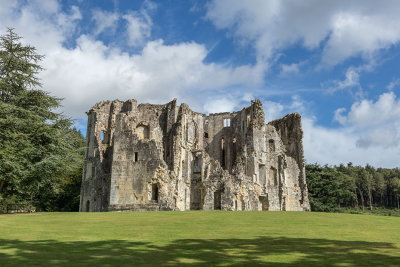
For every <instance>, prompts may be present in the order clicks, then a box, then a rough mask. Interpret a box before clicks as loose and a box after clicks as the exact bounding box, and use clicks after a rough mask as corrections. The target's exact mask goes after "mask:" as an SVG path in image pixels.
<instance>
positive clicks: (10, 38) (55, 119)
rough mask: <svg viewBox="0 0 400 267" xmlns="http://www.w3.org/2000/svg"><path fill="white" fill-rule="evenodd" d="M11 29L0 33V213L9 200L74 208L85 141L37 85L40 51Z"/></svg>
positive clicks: (39, 207) (45, 208) (44, 207)
mask: <svg viewBox="0 0 400 267" xmlns="http://www.w3.org/2000/svg"><path fill="white" fill-rule="evenodd" d="M20 39H21V37H19V36H18V35H17V34H16V33H15V32H14V31H13V29H8V31H7V34H5V35H3V36H0V212H1V211H3V212H4V209H6V207H7V205H10V204H29V205H33V206H34V207H35V209H36V210H40V211H76V210H78V207H79V192H80V182H81V173H82V167H83V155H84V154H83V153H84V146H85V140H84V138H83V136H82V135H81V133H80V132H79V131H77V130H76V129H74V128H71V126H72V121H71V119H69V118H66V117H65V116H63V115H62V114H60V113H57V112H55V111H54V110H56V109H57V108H58V107H60V101H61V100H60V99H59V98H56V97H53V96H51V95H49V94H48V93H47V92H44V91H42V90H40V86H41V84H40V80H39V79H38V77H37V75H38V73H39V72H40V71H41V70H42V67H41V66H40V65H39V63H40V61H41V60H42V59H43V56H42V55H38V54H37V53H36V49H35V48H34V47H32V46H29V45H24V44H22V43H21V41H20Z"/></svg>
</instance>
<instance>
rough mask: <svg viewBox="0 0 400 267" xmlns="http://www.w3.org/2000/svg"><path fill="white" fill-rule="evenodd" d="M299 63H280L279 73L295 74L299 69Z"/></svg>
mask: <svg viewBox="0 0 400 267" xmlns="http://www.w3.org/2000/svg"><path fill="white" fill-rule="evenodd" d="M300 65H301V64H299V63H292V64H282V65H281V73H280V75H283V76H287V75H291V74H297V73H299V71H300Z"/></svg>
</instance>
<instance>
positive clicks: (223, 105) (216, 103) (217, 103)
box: [204, 97, 238, 113]
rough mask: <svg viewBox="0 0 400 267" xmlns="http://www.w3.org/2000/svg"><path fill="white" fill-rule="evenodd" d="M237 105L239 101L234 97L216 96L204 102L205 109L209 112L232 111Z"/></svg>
mask: <svg viewBox="0 0 400 267" xmlns="http://www.w3.org/2000/svg"><path fill="white" fill-rule="evenodd" d="M237 105H238V102H237V101H235V100H234V99H232V98H226V97H222V98H216V99H215V98H214V99H210V100H209V101H207V102H206V103H205V104H204V110H205V111H206V112H207V113H220V112H232V111H234V109H235V107H237Z"/></svg>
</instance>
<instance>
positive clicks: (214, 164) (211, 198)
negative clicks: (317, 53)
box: [80, 99, 309, 211]
mask: <svg viewBox="0 0 400 267" xmlns="http://www.w3.org/2000/svg"><path fill="white" fill-rule="evenodd" d="M87 114H88V127H87V150H86V154H85V167H84V171H83V177H82V190H81V204H80V209H81V211H106V210H190V209H203V210H209V209H225V210H308V209H309V203H308V196H307V185H306V180H305V172H304V156H303V146H302V136H303V133H302V129H301V117H300V115H299V114H297V113H294V114H290V115H287V116H286V117H284V118H282V119H280V120H276V121H272V122H270V123H268V124H265V116H264V112H263V109H262V103H261V102H260V101H259V100H254V101H252V103H251V106H249V107H247V108H244V109H242V110H241V111H237V112H233V113H229V112H226V113H217V114H209V115H206V114H201V113H197V112H194V111H192V110H191V109H190V108H189V107H188V106H187V105H186V104H181V105H177V103H176V99H174V100H173V101H171V102H169V103H167V104H165V105H153V104H139V105H138V104H137V101H136V100H128V101H125V102H122V101H118V100H115V101H102V102H99V103H97V104H96V105H95V106H94V107H93V108H92V109H91V110H90V111H89V112H88V113H87Z"/></svg>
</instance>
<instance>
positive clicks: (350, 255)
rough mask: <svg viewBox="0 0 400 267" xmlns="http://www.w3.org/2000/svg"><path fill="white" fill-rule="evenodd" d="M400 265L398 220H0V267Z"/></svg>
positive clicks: (280, 216)
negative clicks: (54, 266)
mask: <svg viewBox="0 0 400 267" xmlns="http://www.w3.org/2000/svg"><path fill="white" fill-rule="evenodd" d="M49 264H54V265H59V266H72V265H73V266H79V265H81V266H88V265H96V266H102V265H103V266H105V265H109V266H111V265H112V266H118V265H130V266H137V265H176V264H181V265H185V264H197V265H204V266H209V265H221V266H223V265H226V266H228V265H237V266H242V265H258V264H259V265H273V266H277V265H279V266H293V265H296V266H311V265H312V266H316V265H320V266H339V265H340V266H363V265H370V266H400V218H398V217H389V216H363V215H357V214H340V213H304V212H224V211H219V212H218V211H207V212H205V211H198V212H196V211H190V212H132V213H130V212H129V213H128V212H127V213H36V214H31V215H28V214H27V215H0V266H27V265H41V266H46V265H49Z"/></svg>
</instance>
